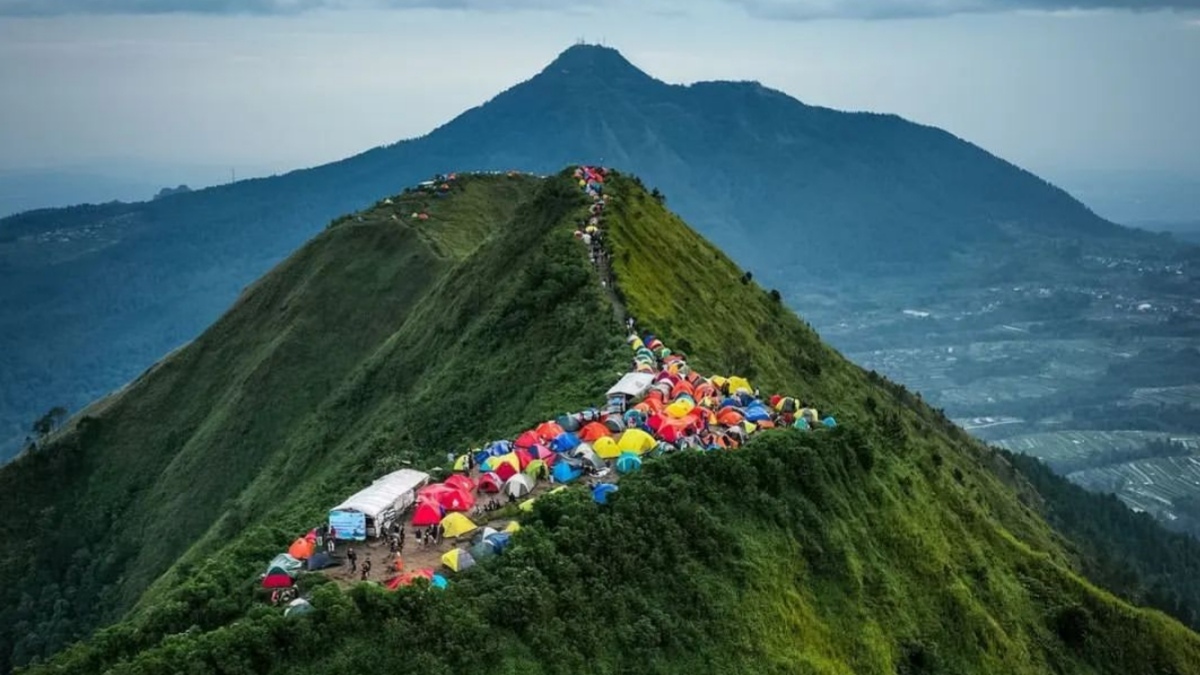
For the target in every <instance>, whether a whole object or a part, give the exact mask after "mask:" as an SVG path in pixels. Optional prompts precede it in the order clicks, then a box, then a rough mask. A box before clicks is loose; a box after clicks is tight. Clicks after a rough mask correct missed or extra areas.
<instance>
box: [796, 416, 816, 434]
mask: <svg viewBox="0 0 1200 675" xmlns="http://www.w3.org/2000/svg"><path fill="white" fill-rule="evenodd" d="M792 426H793V427H795V428H796V429H800V430H801V431H808V430H809V429H811V428H812V427H810V426H809V424H808V420H806V419H804V418H803V417H797V418H796V421H795V422H794V423H792Z"/></svg>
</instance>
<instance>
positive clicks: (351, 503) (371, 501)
mask: <svg viewBox="0 0 1200 675" xmlns="http://www.w3.org/2000/svg"><path fill="white" fill-rule="evenodd" d="M428 482H429V474H427V473H422V472H420V471H414V470H412V469H400V470H399V471H393V472H392V473H389V474H387V475H386V476H381V477H379V478H377V479H375V482H374V483H371V484H370V485H369V486H367V487H365V488H363V489H362V490H359V491H358V492H355V493H354V494H353V495H350V497H348V498H347V499H346V500H345V501H344V502H342V503H341V504H338V505H337V506H335V507H333V509H331V511H358V512H359V513H362V514H363V515H365V516H366V517H367V518H368V520H370V521H374V522H373V523H368V525H367V528H368V530H369V531H370V530H375V529H376V528H377V527H378V522H379V519H380V518H381V517H382V516H385V515H387V514H388V513H389V512H391V513H399V512H400V511H403V510H404V509H406V508H408V507H409V506H411V505H412V503H413V502H415V501H416V499H417V489H418V488H420V487H421V486H423V485H425V484H426V483H428ZM372 525H374V526H375V527H372Z"/></svg>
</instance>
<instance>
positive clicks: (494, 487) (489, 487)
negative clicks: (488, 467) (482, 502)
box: [479, 471, 504, 494]
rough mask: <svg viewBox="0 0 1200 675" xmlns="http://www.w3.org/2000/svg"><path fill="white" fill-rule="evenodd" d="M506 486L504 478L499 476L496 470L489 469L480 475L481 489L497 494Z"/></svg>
mask: <svg viewBox="0 0 1200 675" xmlns="http://www.w3.org/2000/svg"><path fill="white" fill-rule="evenodd" d="M503 487H504V480H503V479H501V478H500V476H497V475H496V474H495V472H493V471H489V472H487V473H485V474H483V475H482V476H480V477H479V491H480V492H490V493H492V494H496V493H497V492H499V491H500V489H501V488H503Z"/></svg>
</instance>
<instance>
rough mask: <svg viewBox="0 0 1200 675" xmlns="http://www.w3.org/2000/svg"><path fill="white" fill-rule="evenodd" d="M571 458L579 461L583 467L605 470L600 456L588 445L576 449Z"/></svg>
mask: <svg viewBox="0 0 1200 675" xmlns="http://www.w3.org/2000/svg"><path fill="white" fill-rule="evenodd" d="M609 440H611V439H609ZM617 454H620V453H617ZM571 457H572V458H573V459H576V460H578V463H579V464H581V465H583V466H591V467H592V468H593V469H595V470H597V471H599V470H600V469H603V468H604V460H603V459H600V455H597V454H596V451H595V450H593V449H592V448H591V446H589V445H588V444H587V443H584V444H583V445H580V446H579V447H578V448H575V449H574V450H572V451H571Z"/></svg>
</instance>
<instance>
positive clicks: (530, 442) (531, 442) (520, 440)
mask: <svg viewBox="0 0 1200 675" xmlns="http://www.w3.org/2000/svg"><path fill="white" fill-rule="evenodd" d="M541 442H542V439H541V438H540V437H539V436H538V435H537V432H536V431H532V430H530V431H526V432H525V433H523V434H521V435H520V436H517V440H516V441H515V442H514V443H513V445H515V446H517V447H518V448H520V449H522V450H528V449H529V448H532V447H533V446H535V445H537V444H538V443H541Z"/></svg>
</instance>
